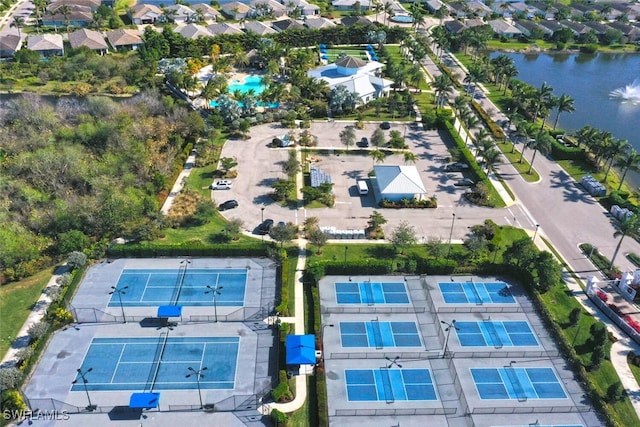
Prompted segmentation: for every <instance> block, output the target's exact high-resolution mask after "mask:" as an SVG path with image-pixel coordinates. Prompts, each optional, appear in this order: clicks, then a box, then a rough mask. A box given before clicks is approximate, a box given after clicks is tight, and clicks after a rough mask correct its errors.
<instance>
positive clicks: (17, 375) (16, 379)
mask: <svg viewBox="0 0 640 427" xmlns="http://www.w3.org/2000/svg"><path fill="white" fill-rule="evenodd" d="M23 376H24V374H23V373H22V371H21V370H20V369H18V368H2V369H0V388H1V389H2V390H15V389H17V388H18V387H19V386H20V384H21V383H22V378H23Z"/></svg>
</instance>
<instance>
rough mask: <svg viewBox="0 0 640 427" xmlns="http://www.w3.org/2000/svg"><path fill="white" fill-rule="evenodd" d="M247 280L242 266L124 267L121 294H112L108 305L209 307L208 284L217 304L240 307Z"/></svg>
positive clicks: (118, 285)
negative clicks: (213, 288)
mask: <svg viewBox="0 0 640 427" xmlns="http://www.w3.org/2000/svg"><path fill="white" fill-rule="evenodd" d="M246 282H247V271H246V270H245V269H205V268H203V269H195V268H194V269H188V270H186V269H174V270H170V269H169V270H153V269H125V270H123V271H122V274H121V275H120V279H119V280H118V284H117V285H116V287H117V288H118V289H124V287H125V286H126V287H127V289H124V290H123V292H122V294H121V295H118V294H117V293H115V294H113V295H111V300H110V301H109V306H110V307H118V306H119V305H120V300H119V297H121V298H122V305H124V306H126V307H141V306H142V307H146V306H160V305H171V304H175V305H187V306H212V305H213V294H211V293H209V294H207V293H206V291H207V290H209V289H208V288H207V285H209V286H211V287H215V286H216V285H217V286H218V289H220V291H219V293H218V294H216V305H218V306H231V307H242V306H243V305H244V294H245V287H246Z"/></svg>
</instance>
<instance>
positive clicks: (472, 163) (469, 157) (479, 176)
mask: <svg viewBox="0 0 640 427" xmlns="http://www.w3.org/2000/svg"><path fill="white" fill-rule="evenodd" d="M445 125H446V127H447V130H448V131H449V134H450V135H451V138H453V140H454V141H455V143H456V146H457V147H458V149H459V150H460V152H461V153H462V154H463V155H464V158H465V160H466V163H468V164H469V171H470V172H472V173H473V175H474V178H475V179H476V180H477V181H486V180H487V175H486V174H485V173H484V171H483V170H482V169H481V168H480V166H478V163H477V162H476V159H475V157H474V156H473V153H471V150H469V148H468V147H467V144H465V143H464V141H463V140H462V138H460V135H459V134H458V131H456V128H455V126H454V125H453V123H451V122H446V123H445Z"/></svg>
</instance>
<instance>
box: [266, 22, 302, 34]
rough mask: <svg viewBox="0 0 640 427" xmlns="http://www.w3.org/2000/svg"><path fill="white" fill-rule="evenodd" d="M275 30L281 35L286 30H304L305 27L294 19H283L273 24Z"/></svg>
mask: <svg viewBox="0 0 640 427" xmlns="http://www.w3.org/2000/svg"><path fill="white" fill-rule="evenodd" d="M271 26H272V27H273V29H274V30H276V31H277V32H279V33H281V32H282V31H285V30H292V29H293V30H304V25H302V24H301V23H300V22H298V21H295V20H293V19H281V20H279V21H274V22H272V23H271Z"/></svg>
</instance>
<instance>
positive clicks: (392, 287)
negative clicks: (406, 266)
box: [335, 282, 409, 305]
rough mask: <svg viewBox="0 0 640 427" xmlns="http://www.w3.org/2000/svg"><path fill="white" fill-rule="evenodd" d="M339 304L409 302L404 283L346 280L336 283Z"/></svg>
mask: <svg viewBox="0 0 640 427" xmlns="http://www.w3.org/2000/svg"><path fill="white" fill-rule="evenodd" d="M335 286H336V301H337V303H338V304H367V305H374V304H408V303H409V294H408V293H407V288H406V287H405V285H404V283H402V282H400V283H379V282H359V283H353V282H345V283H338V282H337V283H336V284H335Z"/></svg>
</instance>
